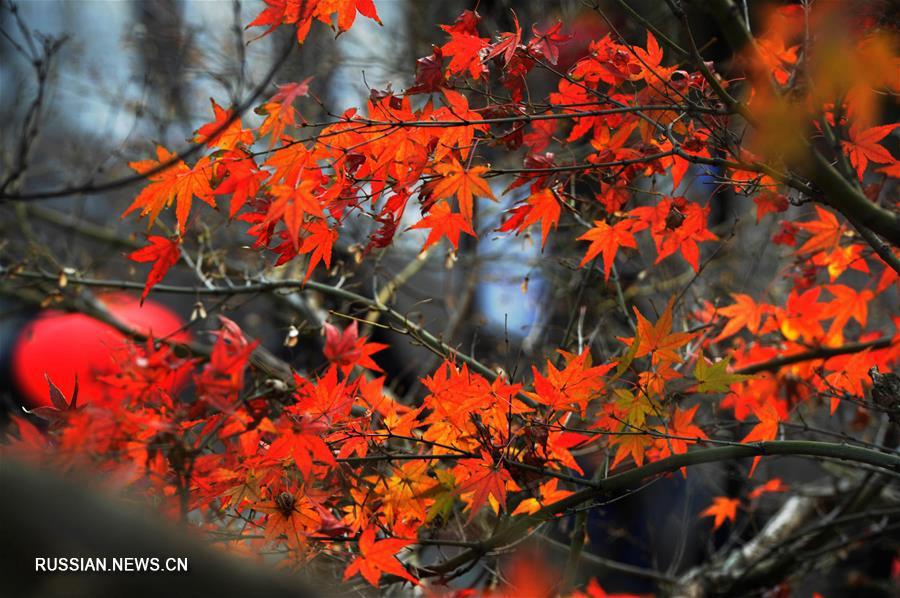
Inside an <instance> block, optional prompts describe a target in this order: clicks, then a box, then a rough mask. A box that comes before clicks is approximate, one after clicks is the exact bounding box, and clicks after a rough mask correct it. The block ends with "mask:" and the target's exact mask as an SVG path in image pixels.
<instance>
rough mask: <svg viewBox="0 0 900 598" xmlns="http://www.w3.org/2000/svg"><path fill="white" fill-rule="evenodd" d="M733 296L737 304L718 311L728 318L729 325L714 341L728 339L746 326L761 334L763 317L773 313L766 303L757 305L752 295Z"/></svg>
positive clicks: (726, 325) (734, 294) (738, 294)
mask: <svg viewBox="0 0 900 598" xmlns="http://www.w3.org/2000/svg"><path fill="white" fill-rule="evenodd" d="M731 296H732V297H733V298H734V301H735V302H734V303H732V304H731V305H728V306H726V307H723V308H720V309H719V310H718V311H719V313H720V314H722V315H723V316H725V317H726V318H728V323H727V324H725V327H724V328H722V332H720V333H719V336H717V337H716V338H715V339H713V340H717V341H720V340H722V339H723V338H728V337H729V336H731V335H732V334H735V333H737V332H738V331H739V330H740V329H741V328H743V327H744V326H746V327H747V330H749V331H750V332H751V333H753V334H756V333H757V332H759V327H760V324H761V323H762V318H763V316H764V315H765V314H767V313H770V312H771V311H772V306H770V305H768V304H766V303H756V302H755V301H754V300H753V297H751V296H750V295H744V294H743V293H732V294H731Z"/></svg>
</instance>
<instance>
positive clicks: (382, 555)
mask: <svg viewBox="0 0 900 598" xmlns="http://www.w3.org/2000/svg"><path fill="white" fill-rule="evenodd" d="M411 543H412V541H411V540H402V539H398V538H388V539H385V540H378V541H376V540H375V528H374V527H367V528H366V530H365V531H364V532H363V533H362V534H361V535H360V537H359V552H360V553H361V556H358V557H356V558H355V559H353V562H352V563H350V564H349V565H348V566H347V569H346V570H345V571H344V579H350V578H351V577H353V576H354V575H356V574H357V573H359V574H360V575H362V576H363V577H364V578H366V581H368V582H369V583H370V584H372V585H373V586H375V587H376V588H377V587H378V582H379V581H380V580H381V576H382V575H383V574H385V573H387V574H388V575H396V576H397V577H401V578H403V579H405V580H407V581H409V582H412V583H413V584H415V585H419V580H417V579H416V578H415V577H413V576H412V575H410V574H409V571H407V570H406V568H405V567H404V566H403V564H402V563H401V562H400V561H398V560H397V557H395V556H394V555H396V554H397V553H398V552H400V550H401V549H403V548H405V547H406V546H408V545H409V544H411Z"/></svg>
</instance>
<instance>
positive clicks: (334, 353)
mask: <svg viewBox="0 0 900 598" xmlns="http://www.w3.org/2000/svg"><path fill="white" fill-rule="evenodd" d="M367 338H368V337H365V336H364V337H362V338H360V336H359V327H358V326H357V322H356V320H354V321H353V323H352V324H350V325H349V326H347V328H345V329H344V331H343V332H341V330H340V329H339V328H338V327H337V326H333V325H332V324H328V323H326V324H325V357H326V358H328V360H329V361H331V362H333V363H336V364H337V365H339V366H340V367H341V371H343V372H344V376H346V375H348V374H349V373H350V371H351V370H352V369H353V368H354V367H355V366H359V367H363V368H366V369H370V370H374V371H376V372H380V371H382V369H381V368H380V367H379V366H378V364H377V363H375V362H374V361H373V360H372V355H374V354H375V353H378V352H379V351H383V350H384V349H386V348H387V345H385V344H382V343H369V342H366V339H367Z"/></svg>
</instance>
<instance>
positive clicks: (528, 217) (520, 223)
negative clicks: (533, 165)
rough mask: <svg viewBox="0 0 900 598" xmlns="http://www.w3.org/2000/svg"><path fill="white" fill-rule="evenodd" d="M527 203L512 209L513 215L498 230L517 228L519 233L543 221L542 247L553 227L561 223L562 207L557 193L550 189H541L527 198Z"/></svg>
mask: <svg viewBox="0 0 900 598" xmlns="http://www.w3.org/2000/svg"><path fill="white" fill-rule="evenodd" d="M525 201H526V203H525V204H524V205H521V206H519V207H517V208H515V209H513V210H511V211H510V214H512V216H511V217H510V218H509V219H508V220H507V221H506V222H504V223H503V224H502V225H501V226H500V227H499V228H498V229H497V230H498V231H500V232H504V231H509V230H513V229H515V231H516V234H517V235H518V234H519V233H521V232H522V231H523V230H525V229H526V228H528V227H529V226H531V225H532V224H535V223H536V222H537V221H538V220H540V221H541V249H543V248H544V246H545V245H546V244H547V235H548V234H550V229H551V228H554V229H555V228H556V225H557V224H558V223H559V215H560V208H559V202H558V201H557V200H556V195H555V194H554V193H553V191H551V190H550V189H541V190H540V191H538V192H537V193H534V194H532V195H530V196H529V197H528V199H527V200H525Z"/></svg>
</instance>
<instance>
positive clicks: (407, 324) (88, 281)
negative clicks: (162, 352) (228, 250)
mask: <svg viewBox="0 0 900 598" xmlns="http://www.w3.org/2000/svg"><path fill="white" fill-rule="evenodd" d="M3 276H10V277H19V278H31V279H37V280H47V281H56V280H58V279H59V275H54V274H50V273H45V272H32V271H16V270H15V269H12V268H8V267H5V266H0V277H3ZM68 284H75V285H83V286H86V287H98V288H111V289H133V290H140V289H143V288H144V285H143V284H142V283H139V282H132V281H128V280H103V279H96V278H81V277H77V276H69V277H68ZM153 289H154V290H155V291H157V292H160V293H173V294H182V295H216V296H230V295H242V294H254V293H261V292H266V291H276V290H283V289H295V290H313V291H318V292H320V293H323V294H325V295H331V296H333V297H338V298H340V299H345V300H347V301H352V302H354V303H362V304H363V305H366V306H367V307H369V308H371V309H374V310H377V311H378V312H380V313H382V314H384V315H385V316H387V317H389V318H391V319H392V320H394V321H395V322H396V323H398V324H400V325H402V326H403V327H404V329H402V330H396V332H399V333H401V334H407V335H409V336H410V337H412V338H413V339H415V340H416V341H418V342H421V343H422V344H423V345H425V347H427V348H428V349H429V350H431V351H433V352H435V353H437V354H438V355H440V356H442V357H444V358H454V359H459V360H460V361H463V362H465V363H466V364H468V365H469V366H470V367H472V368H473V369H474V370H476V371H477V372H478V373H480V374H481V375H483V376H485V377H488V378H489V379H490V380H491V381H493V380H494V379H496V378H497V376H498V374H497V372H495V371H494V370H492V369H491V368H489V367H488V366H486V365H484V364H483V363H481V362H480V361H478V360H477V359H475V358H473V357H471V356H469V355H467V354H465V353H463V352H461V351H459V350H458V349H455V348H453V347H451V346H450V345H448V344H447V343H445V342H443V341H442V340H440V339H438V338H437V337H436V336H434V335H433V334H431V333H430V332H428V331H427V330H426V329H425V328H424V327H422V326H419V325H418V324H415V323H414V322H411V321H410V320H409V318H408V317H406V316H404V315H403V314H401V313H400V312H398V311H396V310H395V309H393V308H390V307H387V306H386V305H383V304H379V303H378V302H377V301H375V300H374V299H370V298H368V297H365V296H363V295H360V294H358V293H354V292H353V291H348V290H346V289H342V288H340V287H336V286H332V285H329V284H325V283H322V282H316V281H314V280H309V281H307V282H305V283H304V282H303V281H302V280H292V279H287V280H273V281H266V282H253V283H247V284H245V285H242V286H233V287H215V286H213V287H206V286H199V287H190V286H175V285H164V284H158V285H156V286H154V287H153ZM120 326H121V324H120ZM126 330H129V329H128V328H127V327H126ZM131 333H132V336H135V335H138V336H139V337H140V338H146V336H145V335H140V333H135V331H131ZM179 344H182V343H179ZM190 346H191V347H192V348H196V349H197V350H202V349H201V348H200V347H193V344H191V345H190ZM254 354H255V352H254ZM273 358H274V356H273ZM279 361H280V360H279ZM255 365H259V364H255ZM266 366H267V367H265V370H266V371H269V372H270V373H275V371H277V370H280V369H283V368H281V367H278V368H274V366H273V364H266ZM273 368H274V371H273ZM288 372H289V368H288ZM277 377H279V378H283V377H287V379H290V375H289V373H287V374H283V375H282V376H277Z"/></svg>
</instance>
